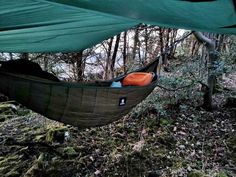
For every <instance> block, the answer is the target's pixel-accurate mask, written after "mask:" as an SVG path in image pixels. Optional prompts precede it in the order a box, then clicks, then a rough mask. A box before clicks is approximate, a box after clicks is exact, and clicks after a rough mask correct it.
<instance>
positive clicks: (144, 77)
mask: <svg viewBox="0 0 236 177" xmlns="http://www.w3.org/2000/svg"><path fill="white" fill-rule="evenodd" d="M153 76H154V73H145V72H134V73H130V74H128V75H127V76H126V77H125V78H124V79H123V81H122V85H123V86H146V85H148V84H150V83H151V82H152V79H153Z"/></svg>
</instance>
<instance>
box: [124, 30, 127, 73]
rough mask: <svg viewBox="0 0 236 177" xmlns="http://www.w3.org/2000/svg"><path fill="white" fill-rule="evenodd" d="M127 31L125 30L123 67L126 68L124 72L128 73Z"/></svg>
mask: <svg viewBox="0 0 236 177" xmlns="http://www.w3.org/2000/svg"><path fill="white" fill-rule="evenodd" d="M126 64H127V32H126V31H125V32H124V48H123V68H124V73H126V71H127V68H126Z"/></svg>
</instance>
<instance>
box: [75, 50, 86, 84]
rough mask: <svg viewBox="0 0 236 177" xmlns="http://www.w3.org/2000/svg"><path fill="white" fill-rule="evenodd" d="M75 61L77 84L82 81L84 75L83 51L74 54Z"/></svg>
mask: <svg viewBox="0 0 236 177" xmlns="http://www.w3.org/2000/svg"><path fill="white" fill-rule="evenodd" d="M75 59H76V75H77V78H76V80H77V82H81V81H83V75H84V62H83V51H80V52H78V53H76V54H75Z"/></svg>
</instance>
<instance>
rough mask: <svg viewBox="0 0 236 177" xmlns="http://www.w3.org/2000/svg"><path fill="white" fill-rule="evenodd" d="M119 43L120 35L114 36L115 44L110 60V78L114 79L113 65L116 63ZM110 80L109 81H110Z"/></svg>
mask: <svg viewBox="0 0 236 177" xmlns="http://www.w3.org/2000/svg"><path fill="white" fill-rule="evenodd" d="M119 43H120V34H118V35H117V36H116V43H115V47H114V51H113V55H112V58H111V66H110V67H111V78H113V77H114V69H115V63H116V55H117V51H118V48H119ZM111 78H110V79H111Z"/></svg>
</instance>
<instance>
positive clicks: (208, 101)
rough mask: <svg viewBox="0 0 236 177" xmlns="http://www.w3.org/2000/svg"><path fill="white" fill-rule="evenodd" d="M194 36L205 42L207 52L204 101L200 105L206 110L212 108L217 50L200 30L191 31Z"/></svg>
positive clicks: (212, 42) (213, 43)
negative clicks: (207, 61) (207, 63)
mask: <svg viewBox="0 0 236 177" xmlns="http://www.w3.org/2000/svg"><path fill="white" fill-rule="evenodd" d="M193 34H194V35H195V37H196V38H197V39H198V40H199V41H200V42H201V43H203V42H204V43H205V45H206V47H207V49H208V52H209V65H208V79H207V85H208V87H207V88H206V91H205V94H204V100H203V101H204V102H203V105H202V107H203V108H205V109H206V110H212V95H213V90H214V87H215V85H216V71H215V70H216V68H215V66H214V65H215V62H216V61H217V60H218V56H219V55H218V52H216V50H215V42H214V41H212V40H211V39H209V38H207V37H206V36H204V35H203V34H202V33H200V32H194V33H193Z"/></svg>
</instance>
